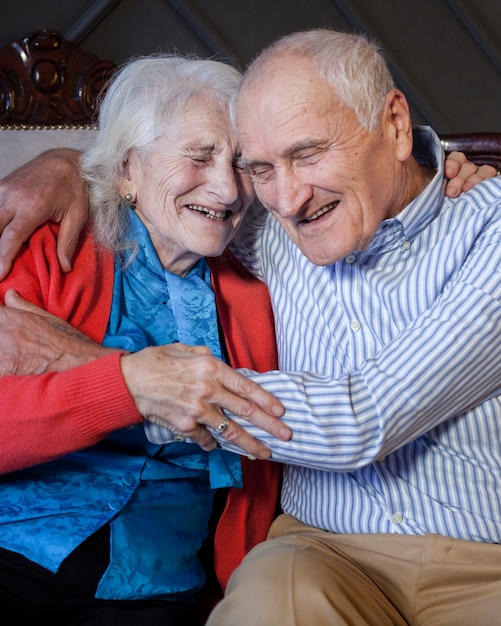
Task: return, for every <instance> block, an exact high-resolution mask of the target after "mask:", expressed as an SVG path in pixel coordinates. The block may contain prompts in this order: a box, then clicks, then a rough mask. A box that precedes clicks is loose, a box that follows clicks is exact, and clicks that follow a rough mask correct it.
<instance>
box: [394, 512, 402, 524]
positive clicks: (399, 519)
mask: <svg viewBox="0 0 501 626" xmlns="http://www.w3.org/2000/svg"><path fill="white" fill-rule="evenodd" d="M391 521H392V522H393V523H394V524H401V523H402V522H403V521H404V516H403V515H402V513H394V514H393V515H392V516H391Z"/></svg>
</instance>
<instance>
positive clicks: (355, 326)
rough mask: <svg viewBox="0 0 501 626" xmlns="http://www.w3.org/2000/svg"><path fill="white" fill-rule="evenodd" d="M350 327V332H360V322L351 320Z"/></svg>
mask: <svg viewBox="0 0 501 626" xmlns="http://www.w3.org/2000/svg"><path fill="white" fill-rule="evenodd" d="M350 326H351V330H360V328H361V327H360V322H357V320H353V322H352V323H351V324H350Z"/></svg>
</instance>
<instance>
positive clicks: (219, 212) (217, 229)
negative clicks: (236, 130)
mask: <svg viewBox="0 0 501 626" xmlns="http://www.w3.org/2000/svg"><path fill="white" fill-rule="evenodd" d="M237 156H238V155H237V146H236V140H235V137H234V134H233V131H232V128H231V123H230V120H229V116H228V113H227V112H226V111H225V110H221V109H220V108H219V107H217V106H215V105H207V103H204V102H201V101H200V100H196V101H195V102H193V103H190V104H189V105H188V106H187V108H186V109H185V110H184V111H183V112H182V113H181V114H179V115H177V116H176V117H175V119H174V120H173V121H172V123H171V124H170V128H169V130H168V132H167V133H166V134H165V135H163V136H162V137H160V138H159V139H157V140H156V141H155V142H154V143H153V144H152V147H151V151H150V153H149V155H148V156H147V158H146V159H145V160H144V161H142V160H141V159H140V157H139V156H138V155H137V154H135V153H134V152H131V153H130V155H129V159H128V171H127V175H126V178H125V179H124V182H123V188H122V189H121V192H122V195H125V194H126V193H131V194H132V195H133V197H135V198H136V206H135V208H136V212H137V214H138V216H139V217H140V219H141V220H142V221H143V223H144V224H145V225H146V227H147V228H148V231H149V233H150V237H151V240H152V242H153V245H154V246H155V250H156V251H157V254H158V256H159V258H160V260H161V262H162V264H163V265H164V267H165V268H167V269H168V270H170V271H171V272H175V273H177V274H180V275H184V274H186V273H187V272H188V271H189V270H190V269H191V268H192V267H193V265H194V264H195V263H196V262H197V261H198V259H200V258H201V257H204V256H217V255H219V254H221V253H222V252H223V250H224V248H225V247H226V245H227V244H228V242H229V241H230V240H231V238H232V237H233V235H234V234H235V232H236V230H237V228H238V226H239V225H240V223H241V221H242V219H243V217H244V215H245V211H246V210H247V208H248V206H249V204H250V203H251V201H252V199H253V197H254V192H253V188H252V183H251V181H250V177H249V176H248V175H247V174H245V173H244V172H243V171H242V170H241V169H240V168H238V167H237Z"/></svg>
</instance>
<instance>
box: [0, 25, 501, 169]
mask: <svg viewBox="0 0 501 626" xmlns="http://www.w3.org/2000/svg"><path fill="white" fill-rule="evenodd" d="M115 70H116V66H115V64H114V63H112V62H111V61H103V60H102V59H100V58H99V57H97V56H96V55H94V54H91V53H89V52H86V51H84V50H82V49H81V48H80V47H79V46H77V45H76V44H75V43H72V42H70V41H66V40H65V39H64V37H63V36H62V35H60V34H59V33H58V32H56V31H54V30H37V31H34V32H32V33H30V34H29V35H27V36H26V37H24V38H23V39H21V40H19V41H14V42H12V43H10V44H8V45H7V46H5V47H4V48H2V49H1V50H0V129H6V128H7V129H27V128H30V129H33V128H48V127H49V128H61V127H62V128H66V127H71V128H74V127H75V126H80V127H81V128H88V127H89V125H92V123H93V122H94V120H95V115H96V110H97V105H98V102H97V99H98V95H99V93H100V91H101V89H102V88H103V87H104V86H105V85H106V82H107V80H108V79H109V78H110V76H111V75H112V74H113V72H115ZM33 137H34V135H33V134H30V141H32V140H33ZM62 137H63V136H62V135H61V134H60V133H59V134H56V133H51V134H50V138H48V137H47V136H44V138H43V142H45V143H46V144H47V142H48V145H46V146H45V147H56V145H52V144H53V143H54V142H55V143H56V144H57V143H58V142H60V141H61V138H62ZM8 139H9V137H8V133H6V132H3V133H2V135H0V142H1V143H3V144H6V142H7V141H8ZM10 141H11V145H12V147H11V148H9V150H10V154H12V155H13V152H12V151H13V150H16V149H17V148H18V147H19V149H21V145H20V144H21V143H22V142H24V138H23V140H20V139H19V136H17V137H15V138H14V137H12V138H11V139H10ZM66 141H67V140H66V138H65V139H64V142H65V143H64V144H63V145H67V144H66ZM51 142H52V144H51ZM442 143H443V144H444V147H445V150H446V151H447V152H450V151H452V150H460V151H462V152H464V153H465V154H466V155H467V156H468V158H469V159H470V160H472V161H473V162H475V163H478V164H480V165H483V164H484V163H487V164H490V165H494V167H496V169H497V170H498V171H499V170H500V169H501V132H500V133H470V134H461V135H458V134H455V135H447V136H444V137H442ZM23 149H24V148H23ZM9 150H8V151H9ZM38 151H40V150H38ZM37 153H38V152H36V153H33V154H32V155H29V156H30V158H31V156H34V155H35V154H37ZM25 160H26V159H25ZM14 165H16V163H15V159H14V158H13V159H11V163H9V165H8V168H10V169H13V166H14ZM5 173H6V170H5V167H4V166H3V165H2V163H1V162H0V177H2V176H3V175H5Z"/></svg>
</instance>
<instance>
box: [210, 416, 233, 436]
mask: <svg viewBox="0 0 501 626" xmlns="http://www.w3.org/2000/svg"><path fill="white" fill-rule="evenodd" d="M229 425H230V418H229V417H228V416H227V415H225V416H224V417H223V421H222V422H221V423H220V424H219V426H218V427H217V428H214V429H213V430H214V432H215V433H216V435H222V434H223V433H225V432H226V431H227V430H228V426H229Z"/></svg>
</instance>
